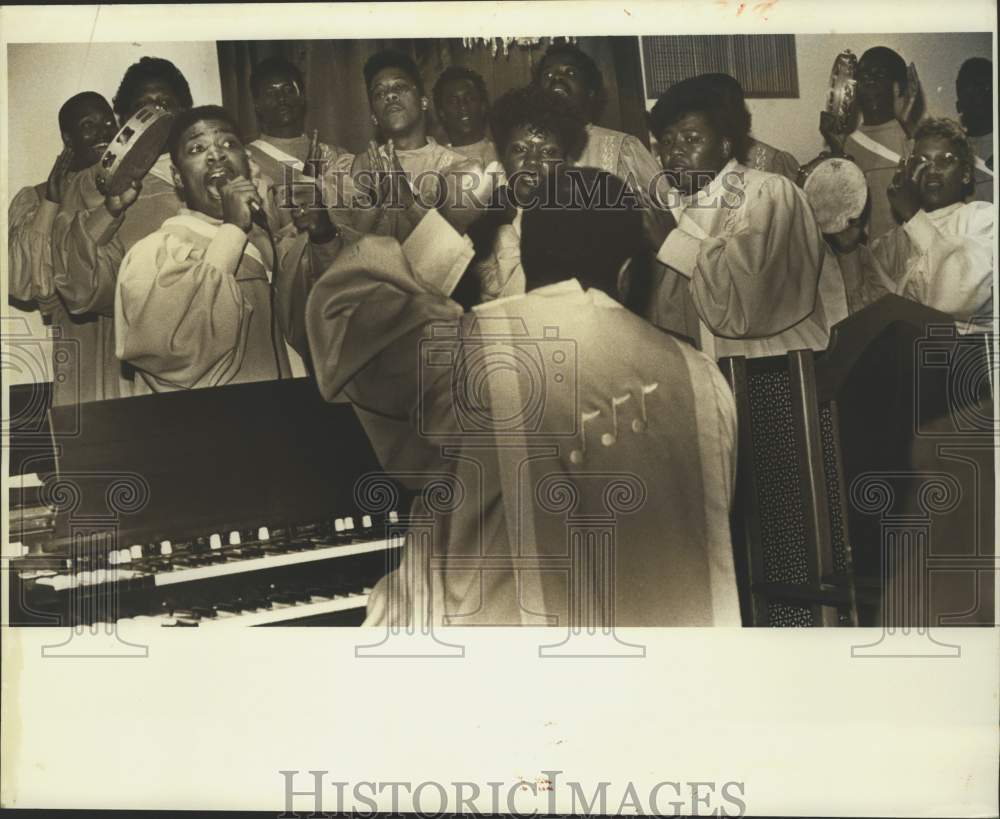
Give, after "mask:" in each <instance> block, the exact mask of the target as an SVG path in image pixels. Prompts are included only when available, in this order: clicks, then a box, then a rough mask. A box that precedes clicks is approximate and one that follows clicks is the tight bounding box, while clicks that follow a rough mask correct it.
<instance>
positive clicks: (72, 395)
mask: <svg viewBox="0 0 1000 819" xmlns="http://www.w3.org/2000/svg"><path fill="white" fill-rule="evenodd" d="M117 130H118V126H117V125H116V123H115V117H114V113H113V112H112V110H111V106H110V105H108V102H107V100H105V99H104V97H102V96H101V95H100V94H98V93H97V92H95V91H84V92H82V93H80V94H76V95H74V96H72V97H70V98H69V99H68V100H66V102H65V103H63V105H62V107H61V108H60V109H59V131H60V133H61V134H62V140H63V146H64V147H63V151H62V153H60V154H59V156H58V157H57V158H56V161H55V164H53V166H52V171H51V172H50V173H49V178H48V180H47V181H45V182H41V183H39V184H38V185H35V186H32V187H27V188H23V189H22V190H21V191H19V192H18V194H17V196H15V197H14V200H13V201H12V202H11V204H10V210H9V212H8V220H7V224H8V234H7V236H8V247H9V258H10V265H9V282H10V291H9V293H10V296H11V297H12V298H14V299H17V300H19V301H22V302H34V303H35V304H36V305H37V306H38V308H39V310H40V311H41V312H42V314H43V316H44V317H45V319H46V321H47V323H48V324H50V325H51V326H53V327H56V328H58V329H59V333H60V338H61V339H70V340H74V341H76V343H77V344H76V349H77V350H79V351H80V353H81V356H80V357H79V360H78V361H76V362H74V366H70V367H69V368H67V369H66V371H65V372H64V373H63V376H64V377H63V378H62V379H59V378H56V379H55V380H54V381H53V385H52V403H53V405H54V406H61V405H63V404H69V403H73V402H75V401H76V400H78V399H79V400H81V401H93V400H95V399H96V398H97V397H98V395H97V393H98V389H97V387H98V383H99V380H100V379H99V377H98V373H99V372H100V370H101V368H102V366H103V362H102V360H101V359H100V357H96V358H95V355H94V354H95V352H96V351H97V348H98V343H97V339H96V338H95V334H96V333H98V332H99V330H100V327H99V322H98V321H97V320H96V318H95V317H93V316H73V315H71V314H70V313H69V312H68V311H67V309H66V306H65V304H63V301H62V298H61V297H60V296H59V294H58V293H57V292H56V289H55V283H54V281H53V270H52V225H53V223H54V222H55V218H56V214H57V213H58V212H59V208H60V205H61V204H62V202H63V198H64V195H65V192H66V189H67V187H69V185H70V184H71V183H72V182H73V180H74V179H75V178H76V177H77V176H78V175H79V174H80V172H81V171H83V170H84V169H86V168H89V167H90V166H92V165H93V164H94V163H96V162H97V161H98V159H99V158H100V156H101V153H102V152H103V151H104V149H105V148H106V147H107V145H108V142H110V140H111V139H112V137H114V135H115V132H116V131H117ZM77 375H79V378H77Z"/></svg>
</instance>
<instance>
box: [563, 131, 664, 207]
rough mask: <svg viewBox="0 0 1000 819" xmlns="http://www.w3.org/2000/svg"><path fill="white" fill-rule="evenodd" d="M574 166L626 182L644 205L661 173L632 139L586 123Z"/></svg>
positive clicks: (651, 157)
mask: <svg viewBox="0 0 1000 819" xmlns="http://www.w3.org/2000/svg"><path fill="white" fill-rule="evenodd" d="M574 164H576V165H578V166H580V167H586V168H600V169H601V170H602V171H607V172H608V173H610V174H614V175H615V176H617V177H618V178H619V179H621V180H622V181H623V182H628V183H629V184H630V186H631V187H632V190H633V192H634V193H636V194H638V195H639V197H640V199H641V200H642V202H643V203H647V204H648V202H649V201H650V198H651V196H652V190H653V185H654V184H655V183H654V180H655V179H656V178H657V177H658V176H660V175H662V173H663V169H662V167H661V166H660V163H659V162H658V161H657V160H656V159H654V157H653V155H652V154H651V153H650V152H649V149H648V148H646V146H645V145H643V144H642V143H641V142H640V141H639V140H638V139H636V137H634V136H632V135H631V134H626V133H623V132H622V131H613V130H611V129H610V128H603V127H601V126H600V125H594V124H593V123H588V124H587V144H586V146H585V147H584V149H583V153H582V154H581V155H580V158H579V159H577V160H576V162H575V163H574Z"/></svg>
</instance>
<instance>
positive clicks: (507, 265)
mask: <svg viewBox="0 0 1000 819" xmlns="http://www.w3.org/2000/svg"><path fill="white" fill-rule="evenodd" d="M476 273H477V275H478V276H479V281H480V283H481V285H482V297H483V301H493V300H494V299H502V298H506V297H507V296H523V295H524V292H525V287H526V281H525V278H524V266H523V265H522V264H521V237H520V236H518V234H517V230H516V229H515V228H514V226H513V225H501V226H500V227H499V229H498V230H497V235H496V240H495V241H494V244H493V252H492V253H491V254H490V255H489V256H487V257H486V258H485V259H483V261H482V262H479V263H477V265H476Z"/></svg>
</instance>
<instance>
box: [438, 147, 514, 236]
mask: <svg viewBox="0 0 1000 819" xmlns="http://www.w3.org/2000/svg"><path fill="white" fill-rule="evenodd" d="M501 173H502V168H501V166H500V163H499V162H491V163H490V164H489V165H487V166H486V168H483V166H482V165H480V164H479V163H478V162H477V161H476V160H474V159H468V160H465V161H464V162H458V163H456V164H454V165H452V166H451V167H449V168H448V169H447V170H445V171H443V174H444V178H445V182H446V188H447V190H446V191H445V196H444V198H443V199H444V204H442V205H441V207H440V208H439V209H438V212H439V213H440V214H441V215H442V216H443V217H444V218H445V219H447V220H448V223H449V224H450V225H451V226H452V227H453V228H455V230H457V231H458V232H459V233H465V231H466V230H468V229H469V225H471V224H472V223H473V222H475V221H476V219H478V218H479V217H480V216H481V215H482V214H483V213H484V212H485V211H486V210H487V208H488V207H489V205H490V201H491V199H492V196H493V188H494V186H495V184H496V181H497V179H498V178H500V174H501Z"/></svg>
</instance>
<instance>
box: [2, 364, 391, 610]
mask: <svg viewBox="0 0 1000 819" xmlns="http://www.w3.org/2000/svg"><path fill="white" fill-rule="evenodd" d="M45 403H46V397H45V396H44V395H43V394H42V393H41V391H40V388H38V387H31V388H22V387H14V388H12V390H11V405H10V413H9V417H10V419H11V422H10V427H11V429H10V453H11V459H10V473H9V474H10V476H11V481H10V518H9V520H8V532H9V540H10V544H11V546H10V552H9V554H7V555H5V557H9V558H10V559H9V564H8V565H9V569H10V571H8V572H7V575H8V578H9V581H8V582H9V600H10V605H9V613H8V616H9V619H8V622H9V623H10V624H11V625H18V626H29V625H49V626H55V625H74V626H81V625H94V624H100V623H109V622H118V621H121V620H143V619H145V620H146V621H147V622H148V623H150V624H153V625H162V626H172V627H185V626H194V627H201V628H205V627H210V628H220V627H227V626H258V625H260V626H264V625H358V624H360V623H361V621H362V620H363V619H364V614H365V604H366V602H367V596H368V592H369V591H370V590H371V587H372V586H373V585H374V583H375V582H376V581H377V580H378V579H379V578H380V577H381V576H383V575H384V574H386V573H387V572H388V571H390V570H391V569H393V568H394V567H395V565H396V564H397V563H398V557H399V552H400V547H401V546H402V532H401V529H400V527H399V526H398V525H396V524H398V523H399V509H405V508H406V507H407V505H408V503H409V498H407V497H406V491H405V489H403V488H402V487H400V486H399V485H398V484H394V483H392V482H390V481H389V480H387V479H386V478H385V476H384V475H382V474H381V470H380V467H379V465H378V461H377V460H376V458H375V455H374V453H373V452H372V450H371V447H370V445H369V443H368V438H367V436H366V435H365V432H364V430H363V428H362V427H361V425H360V423H359V422H358V420H357V417H356V416H355V414H354V410H353V409H352V408H351V406H350V405H349V404H329V403H327V402H325V401H324V400H323V399H322V397H321V396H320V395H319V393H318V391H317V388H316V385H315V383H314V382H311V381H310V380H308V379H304V378H303V379H294V380H285V381H276V382H262V383H255V384H241V385H236V386H228V387H220V388H215V389H202V390H191V391H186V392H176V393H169V394H161V395H151V396H143V397H137V398H125V399H119V400H115V401H103V402H96V403H90V404H81V405H77V406H68V407H55V408H52V409H50V410H47V411H46V410H45V406H44V405H45Z"/></svg>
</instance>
